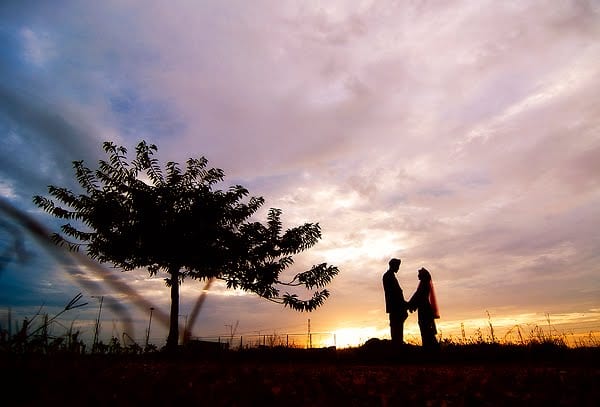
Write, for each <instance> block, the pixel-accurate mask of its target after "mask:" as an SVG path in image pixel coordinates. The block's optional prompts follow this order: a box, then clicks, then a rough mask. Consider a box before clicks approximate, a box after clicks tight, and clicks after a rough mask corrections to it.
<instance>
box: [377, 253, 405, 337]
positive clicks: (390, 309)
mask: <svg viewBox="0 0 600 407" xmlns="http://www.w3.org/2000/svg"><path fill="white" fill-rule="evenodd" d="M400 263H401V261H400V259H396V258H394V259H391V260H390V262H389V268H388V270H387V271H386V272H385V273H384V274H383V291H384V293H385V312H387V313H388V314H389V316H390V333H391V335H392V343H393V344H396V345H402V344H403V343H404V321H406V318H408V312H407V308H408V306H407V303H406V301H405V300H404V295H403V294H402V288H400V284H399V283H398V280H397V279H396V275H395V274H396V273H397V272H398V269H399V268H400Z"/></svg>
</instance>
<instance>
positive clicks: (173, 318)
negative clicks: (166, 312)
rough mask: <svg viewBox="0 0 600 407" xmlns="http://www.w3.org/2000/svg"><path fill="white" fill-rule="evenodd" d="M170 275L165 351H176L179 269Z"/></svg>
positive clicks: (173, 269)
mask: <svg viewBox="0 0 600 407" xmlns="http://www.w3.org/2000/svg"><path fill="white" fill-rule="evenodd" d="M169 274H170V275H171V315H170V317H169V336H168V337H167V351H174V350H176V349H177V342H178V341H179V267H177V268H175V267H173V268H172V269H171V270H170V271H169Z"/></svg>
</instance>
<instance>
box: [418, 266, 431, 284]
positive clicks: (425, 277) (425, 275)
mask: <svg viewBox="0 0 600 407" xmlns="http://www.w3.org/2000/svg"><path fill="white" fill-rule="evenodd" d="M419 280H421V281H431V274H430V273H429V270H427V269H426V268H425V267H421V268H420V269H419Z"/></svg>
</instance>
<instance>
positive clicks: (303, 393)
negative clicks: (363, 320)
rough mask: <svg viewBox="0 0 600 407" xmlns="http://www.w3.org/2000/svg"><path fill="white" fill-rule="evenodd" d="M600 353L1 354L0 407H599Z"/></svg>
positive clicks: (367, 349) (375, 347)
mask: <svg viewBox="0 0 600 407" xmlns="http://www.w3.org/2000/svg"><path fill="white" fill-rule="evenodd" d="M599 361H600V349H598V348H588V349H564V348H555V347H545V348H544V347H540V348H539V349H533V348H531V347H528V348H526V349H525V348H524V349H517V348H508V347H503V346H502V345H500V346H497V347H487V348H486V347H483V348H482V347H479V348H477V347H464V346H463V347H456V348H452V347H444V348H442V350H441V352H440V354H439V355H436V356H429V357H428V356H426V355H423V354H422V353H421V350H420V349H419V348H417V347H410V346H409V347H407V348H406V349H404V350H403V351H393V350H390V349H389V348H388V345H386V344H384V343H378V344H370V346H363V347H360V348H354V349H339V350H336V349H312V350H306V349H287V348H281V349H273V348H268V349H252V350H245V351H210V352H198V351H196V352H182V353H180V354H176V355H164V354H162V353H160V352H157V353H155V354H152V355H124V354H121V355H89V354H88V355H73V354H62V355H61V354H56V355H34V354H21V355H17V354H4V355H2V370H3V379H2V386H1V387H2V389H1V394H2V395H3V400H12V401H11V402H8V403H5V402H3V405H5V406H9V405H15V406H39V405H51V406H54V405H56V406H58V405H60V406H89V405H105V406H142V405H160V406H175V405H177V406H181V405H199V406H337V405H344V406H399V405H419V406H496V405H527V406H597V405H598V400H600V364H599V363H598V362H599ZM20 389H22V390H20Z"/></svg>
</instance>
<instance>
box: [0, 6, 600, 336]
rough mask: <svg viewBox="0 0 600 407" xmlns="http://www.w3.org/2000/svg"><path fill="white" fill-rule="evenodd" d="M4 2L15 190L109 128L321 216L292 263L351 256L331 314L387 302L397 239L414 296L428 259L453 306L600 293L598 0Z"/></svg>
mask: <svg viewBox="0 0 600 407" xmlns="http://www.w3.org/2000/svg"><path fill="white" fill-rule="evenodd" d="M2 12H3V14H0V16H1V17H2V19H3V20H4V21H6V22H7V24H5V25H4V27H5V28H3V29H2V30H1V31H0V36H2V39H3V41H4V40H6V41H5V42H6V44H8V46H7V47H5V49H4V50H3V51H2V55H3V57H4V58H3V59H4V60H5V61H6V63H4V64H2V66H0V73H1V74H2V75H3V77H4V78H6V80H5V81H4V83H3V85H2V87H1V88H0V94H1V96H2V98H1V100H2V102H0V130H1V131H2V132H3V136H2V147H3V148H2V150H1V151H2V152H1V153H0V158H1V159H2V164H1V165H0V170H1V172H0V177H1V178H0V180H1V181H0V186H1V187H0V190H1V191H3V195H4V196H5V197H8V196H10V198H11V200H12V201H15V202H20V203H21V204H22V205H23V206H24V207H27V206H28V205H29V206H30V205H31V204H29V203H28V202H30V197H31V195H32V194H34V193H42V192H43V191H44V190H45V186H46V184H48V183H58V184H66V185H69V186H74V185H73V179H72V172H71V169H70V162H71V161H72V160H75V159H85V160H86V162H88V163H89V164H90V166H93V165H94V164H95V162H96V160H97V159H98V157H99V156H100V153H101V151H100V145H101V141H104V140H113V141H116V142H118V143H121V144H126V145H127V146H128V147H130V148H132V147H133V146H134V145H135V144H136V143H137V141H139V140H141V139H147V140H148V141H150V142H153V143H156V144H157V145H158V146H159V158H160V159H161V161H163V162H166V161H169V160H173V161H178V162H183V161H185V159H187V158H188V157H192V156H200V155H204V156H206V157H207V158H208V159H209V164H210V165H212V166H216V167H220V168H223V169H224V170H225V173H226V180H227V181H228V183H229V182H230V183H240V184H242V185H244V186H247V187H248V188H249V189H250V192H251V194H253V195H262V196H264V197H265V198H266V205H265V206H266V207H278V208H281V209H283V221H284V222H285V223H286V225H287V226H294V225H296V224H298V223H302V222H307V221H311V222H314V221H318V222H319V223H320V224H321V226H322V229H323V239H322V241H321V242H320V243H319V244H318V245H316V246H315V248H314V249H313V250H312V251H311V252H310V253H306V254H303V255H302V256H300V257H299V258H298V260H297V262H296V264H295V266H296V267H297V269H301V268H302V267H305V266H307V265H309V264H312V263H314V262H320V261H329V262H332V263H335V264H337V265H339V266H340V268H341V270H342V273H341V274H340V276H339V277H338V278H337V279H336V280H335V282H334V284H333V286H332V293H333V294H332V298H331V300H330V302H329V303H328V304H327V305H326V307H325V308H324V309H323V310H319V311H318V313H317V314H315V315H317V317H316V318H322V319H325V320H328V321H332V323H333V321H335V320H336V319H340V320H351V319H352V315H363V314H364V315H367V314H368V313H369V312H372V311H374V310H377V309H378V308H380V306H381V304H380V302H381V301H380V300H381V287H380V274H381V273H383V271H384V270H385V268H386V264H387V260H388V258H389V257H391V256H392V255H393V256H400V257H402V258H403V267H402V270H401V273H402V275H401V278H402V280H403V284H406V287H407V288H406V294H407V295H408V293H409V292H411V290H412V288H413V287H412V286H411V284H412V283H416V281H415V280H416V279H415V276H414V271H415V270H416V269H417V268H419V267H421V266H424V265H425V266H428V267H430V268H431V270H432V273H433V274H434V278H435V279H436V281H437V283H438V284H439V290H438V295H439V297H440V299H441V301H442V303H443V304H444V306H445V308H446V309H445V310H444V311H445V312H444V314H445V315H453V314H455V315H466V314H468V313H469V312H472V310H473V309H477V311H474V312H480V313H481V312H483V309H485V307H489V306H491V305H493V306H498V307H500V306H502V305H507V306H509V307H513V308H514V311H515V312H516V311H522V312H526V311H532V312H536V311H539V310H538V309H537V308H540V307H546V308H548V307H550V306H552V307H553V309H560V308H561V307H564V308H565V309H566V308H568V309H570V310H574V309H577V307H587V306H588V305H589V304H590V303H592V302H593V301H594V299H595V298H596V297H597V289H596V290H595V291H594V289H592V290H589V291H585V290H583V288H585V287H589V285H590V284H589V282H590V281H591V282H592V283H593V284H592V286H593V287H597V286H598V285H597V281H596V280H594V277H593V276H594V275H595V274H597V271H598V270H597V260H598V258H597V255H596V253H598V244H599V242H598V240H597V239H596V238H595V234H596V230H597V229H598V221H597V219H600V216H599V215H600V214H599V213H598V209H596V208H598V207H600V206H599V205H598V204H599V202H598V200H599V199H600V197H599V195H598V176H597V175H596V174H598V173H599V172H600V171H599V170H600V169H599V168H598V160H597V157H598V153H599V152H600V150H599V149H600V145H599V141H598V140H599V139H598V137H597V134H598V130H599V129H600V124H599V122H598V117H600V115H599V113H600V112H599V105H598V103H597V99H598V98H597V96H596V95H597V94H598V92H599V91H600V89H599V87H600V82H599V81H598V79H597V75H596V72H597V63H596V61H597V60H598V56H599V55H600V47H599V46H598V45H597V41H596V38H597V37H598V35H599V34H600V32H599V31H600V28H599V27H600V24H598V22H599V19H600V14H599V13H600V9H599V8H598V6H597V5H596V4H595V2H585V1H583V2H578V1H565V2H556V3H552V4H548V3H547V2H540V1H526V2H519V3H502V4H498V3H497V2H484V3H481V2H478V3H474V2H469V1H457V2H453V3H448V4H439V3H438V4H433V3H429V2H412V3H411V2H401V3H397V4H391V3H387V2H385V3H382V2H369V1H365V2H359V3H347V2H329V3H328V4H327V5H326V6H322V5H320V6H318V7H317V6H316V5H313V4H309V3H298V2H292V1H289V2H288V1H284V2H277V3H275V4H273V3H272V2H269V3H263V2H252V3H249V2H236V3H227V4H224V3H222V2H203V3H202V5H199V4H196V3H188V2H175V3H169V4H168V5H167V4H166V3H164V2H156V1H148V2H144V3H143V5H142V4H140V3H137V2H131V3H122V2H100V3H94V4H86V5H85V6H83V5H80V4H78V3H77V2H62V3H60V4H58V5H52V6H50V5H40V6H39V7H26V6H22V7H21V6H19V5H18V4H17V3H11V4H10V6H9V7H6V8H4V9H3V11H2ZM8 22H10V24H8ZM557 279H560V281H561V283H562V284H560V285H558V284H554V285H553V284H552V283H551V282H552V281H556V280H557ZM136 284H140V286H141V287H146V286H145V284H150V283H148V282H143V280H142V282H140V283H136ZM147 290H148V291H145V292H146V295H148V296H152V297H154V296H156V295H157V291H156V290H157V288H150V285H148V286H147ZM594 296H596V297H594ZM357 298H360V301H358V300H357ZM235 300H236V301H234V302H233V303H235V304H238V301H239V303H240V304H242V306H241V307H242V308H243V307H260V310H261V311H260V312H257V313H256V315H258V316H260V317H258V316H257V317H254V316H252V317H251V316H249V315H246V314H244V316H243V317H242V316H240V319H245V320H247V321H248V325H250V322H251V323H253V324H254V323H256V324H257V325H260V323H259V322H260V318H262V317H263V316H264V315H267V314H268V312H269V310H273V308H269V307H265V308H264V313H263V311H262V310H263V308H262V307H263V305H262V303H261V302H260V300H258V299H256V298H253V297H248V298H247V297H243V298H237V297H236V298H235ZM553 303H554V305H552V304H553ZM207 304H208V303H207ZM230 304H231V303H230V302H227V301H226V299H225V298H221V297H218V300H217V299H215V300H214V302H213V306H214V307H215V308H214V309H213V311H210V312H213V314H211V316H210V318H208V317H207V318H208V319H207V321H206V324H207V325H209V326H210V325H214V326H219V329H220V326H221V325H223V321H220V322H219V321H218V320H219V318H221V319H229V320H232V319H233V317H232V315H234V314H235V313H236V312H238V311H239V310H240V309H242V308H237V305H235V306H234V305H230ZM249 304H252V305H249ZM259 304H260V305H259ZM267 305H271V304H267ZM513 308H511V309H513ZM206 309H207V311H206V312H209V311H208V306H207V308H206ZM257 309H258V308H257ZM217 310H218V311H217ZM327 310H329V312H330V314H328V311H327ZM271 312H274V313H277V312H279V311H271ZM511 312H512V311H511ZM225 315H226V316H227V318H225V317H224V316H225ZM240 315H241V314H240ZM333 315H335V317H334V316H333ZM369 315H370V314H369ZM380 317H381V321H378V322H377V323H379V324H380V325H381V324H383V326H385V324H386V321H385V315H384V314H383V312H382V315H380ZM235 318H237V316H236V317H235ZM273 318H275V319H278V318H283V319H285V318H291V319H293V320H294V321H296V322H298V323H300V322H302V320H303V319H304V318H305V316H300V317H290V316H289V315H288V314H285V316H284V315H279V314H277V317H273ZM267 319H268V318H267ZM364 319H365V318H359V319H358V320H357V321H358V322H364ZM359 320H360V321H359ZM229 322H231V321H229ZM229 322H228V323H229ZM358 322H357V323H358ZM279 325H280V326H284V325H285V324H279ZM215 329H216V328H215Z"/></svg>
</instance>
